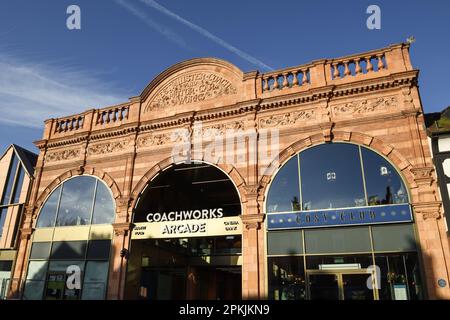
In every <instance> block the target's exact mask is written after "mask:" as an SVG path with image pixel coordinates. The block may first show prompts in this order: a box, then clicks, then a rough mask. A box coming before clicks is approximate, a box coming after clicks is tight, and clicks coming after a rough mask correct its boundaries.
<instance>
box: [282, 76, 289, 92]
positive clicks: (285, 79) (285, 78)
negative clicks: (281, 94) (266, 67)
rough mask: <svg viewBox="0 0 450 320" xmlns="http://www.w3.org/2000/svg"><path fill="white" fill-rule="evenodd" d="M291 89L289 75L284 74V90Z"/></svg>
mask: <svg viewBox="0 0 450 320" xmlns="http://www.w3.org/2000/svg"><path fill="white" fill-rule="evenodd" d="M287 87H289V81H288V73H283V83H282V88H283V89H284V88H287Z"/></svg>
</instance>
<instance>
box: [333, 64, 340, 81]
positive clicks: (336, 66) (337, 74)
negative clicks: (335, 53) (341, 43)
mask: <svg viewBox="0 0 450 320" xmlns="http://www.w3.org/2000/svg"><path fill="white" fill-rule="evenodd" d="M338 65H339V64H338V63H337V62H335V63H333V79H337V78H339V69H338Z"/></svg>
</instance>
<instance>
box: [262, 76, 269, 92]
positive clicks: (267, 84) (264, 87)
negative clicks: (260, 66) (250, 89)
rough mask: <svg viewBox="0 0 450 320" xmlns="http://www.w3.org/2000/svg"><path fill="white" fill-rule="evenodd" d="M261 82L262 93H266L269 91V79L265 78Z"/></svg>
mask: <svg viewBox="0 0 450 320" xmlns="http://www.w3.org/2000/svg"><path fill="white" fill-rule="evenodd" d="M263 81H264V85H263V91H268V90H269V78H265V79H263Z"/></svg>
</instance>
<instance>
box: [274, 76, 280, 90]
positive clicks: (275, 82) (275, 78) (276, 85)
mask: <svg viewBox="0 0 450 320" xmlns="http://www.w3.org/2000/svg"><path fill="white" fill-rule="evenodd" d="M273 80H274V82H273V89H278V87H279V83H278V75H275V76H273Z"/></svg>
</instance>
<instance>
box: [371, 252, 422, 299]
mask: <svg viewBox="0 0 450 320" xmlns="http://www.w3.org/2000/svg"><path fill="white" fill-rule="evenodd" d="M375 261H376V265H377V266H378V267H379V268H380V269H379V270H380V273H381V274H380V282H381V283H380V290H379V296H380V300H418V299H423V287H422V284H421V279H420V278H421V277H420V271H419V263H418V259H417V254H415V253H398V254H378V255H376V256H375Z"/></svg>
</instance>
